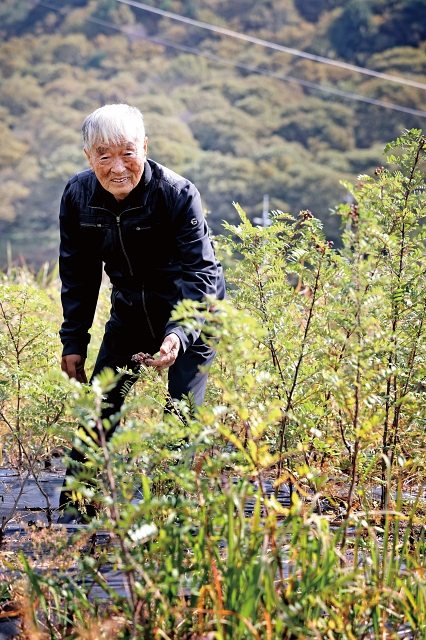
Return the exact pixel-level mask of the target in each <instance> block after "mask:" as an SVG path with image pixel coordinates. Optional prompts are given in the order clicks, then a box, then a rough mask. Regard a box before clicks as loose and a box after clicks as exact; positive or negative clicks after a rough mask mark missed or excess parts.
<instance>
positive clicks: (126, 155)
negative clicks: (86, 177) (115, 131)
mask: <svg viewBox="0 0 426 640" xmlns="http://www.w3.org/2000/svg"><path fill="white" fill-rule="evenodd" d="M147 145H148V138H145V141H144V143H143V144H142V143H136V142H123V143H122V144H117V145H108V144H106V143H105V144H103V143H100V144H98V145H95V147H94V148H93V149H92V150H91V151H90V153H89V152H88V151H87V150H86V149H85V150H84V153H85V154H86V156H87V158H88V160H89V163H90V166H91V168H92V169H93V171H94V172H95V174H96V177H97V179H98V180H99V182H100V183H101V185H102V186H103V188H104V189H106V190H107V191H109V192H110V193H112V195H113V196H114V198H115V199H116V200H124V198H126V197H127V196H128V195H129V193H130V192H131V191H132V190H133V189H134V188H135V187H136V185H137V184H138V183H139V181H140V179H141V177H142V174H143V169H144V162H145V159H146V150H147Z"/></svg>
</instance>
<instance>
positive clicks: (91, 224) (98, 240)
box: [78, 217, 111, 251]
mask: <svg viewBox="0 0 426 640" xmlns="http://www.w3.org/2000/svg"><path fill="white" fill-rule="evenodd" d="M78 224H79V229H80V237H81V242H82V244H83V245H84V246H85V247H87V248H88V249H90V248H92V249H95V248H96V249H97V250H102V251H104V250H105V249H106V248H107V247H108V246H109V244H110V243H111V224H110V223H109V222H108V221H107V220H102V219H99V218H97V219H96V218H89V217H87V218H84V217H82V218H80V220H79V223H78Z"/></svg>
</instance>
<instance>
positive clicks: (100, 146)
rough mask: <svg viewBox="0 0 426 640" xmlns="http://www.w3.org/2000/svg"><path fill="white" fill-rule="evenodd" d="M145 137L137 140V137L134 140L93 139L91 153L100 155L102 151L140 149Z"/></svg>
mask: <svg viewBox="0 0 426 640" xmlns="http://www.w3.org/2000/svg"><path fill="white" fill-rule="evenodd" d="M145 139H146V138H145ZM145 139H144V140H139V139H138V138H135V139H134V140H126V139H121V140H105V139H103V140H95V142H94V143H93V146H92V149H91V153H96V154H97V155H100V154H102V153H108V152H111V151H122V150H125V149H130V150H131V151H142V150H143V147H144V142H145Z"/></svg>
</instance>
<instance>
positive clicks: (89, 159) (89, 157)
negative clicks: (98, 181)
mask: <svg viewBox="0 0 426 640" xmlns="http://www.w3.org/2000/svg"><path fill="white" fill-rule="evenodd" d="M84 153H85V154H86V158H87V159H88V161H89V164H90V168H91V169H93V164H92V160H91V156H90V154H89V152H88V151H87V149H84Z"/></svg>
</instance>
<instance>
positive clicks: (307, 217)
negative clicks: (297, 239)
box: [300, 209, 314, 222]
mask: <svg viewBox="0 0 426 640" xmlns="http://www.w3.org/2000/svg"><path fill="white" fill-rule="evenodd" d="M300 215H301V216H302V220H303V222H304V221H305V220H311V219H312V218H313V217H314V216H313V215H312V213H311V212H310V211H309V209H306V211H301V212H300Z"/></svg>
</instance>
